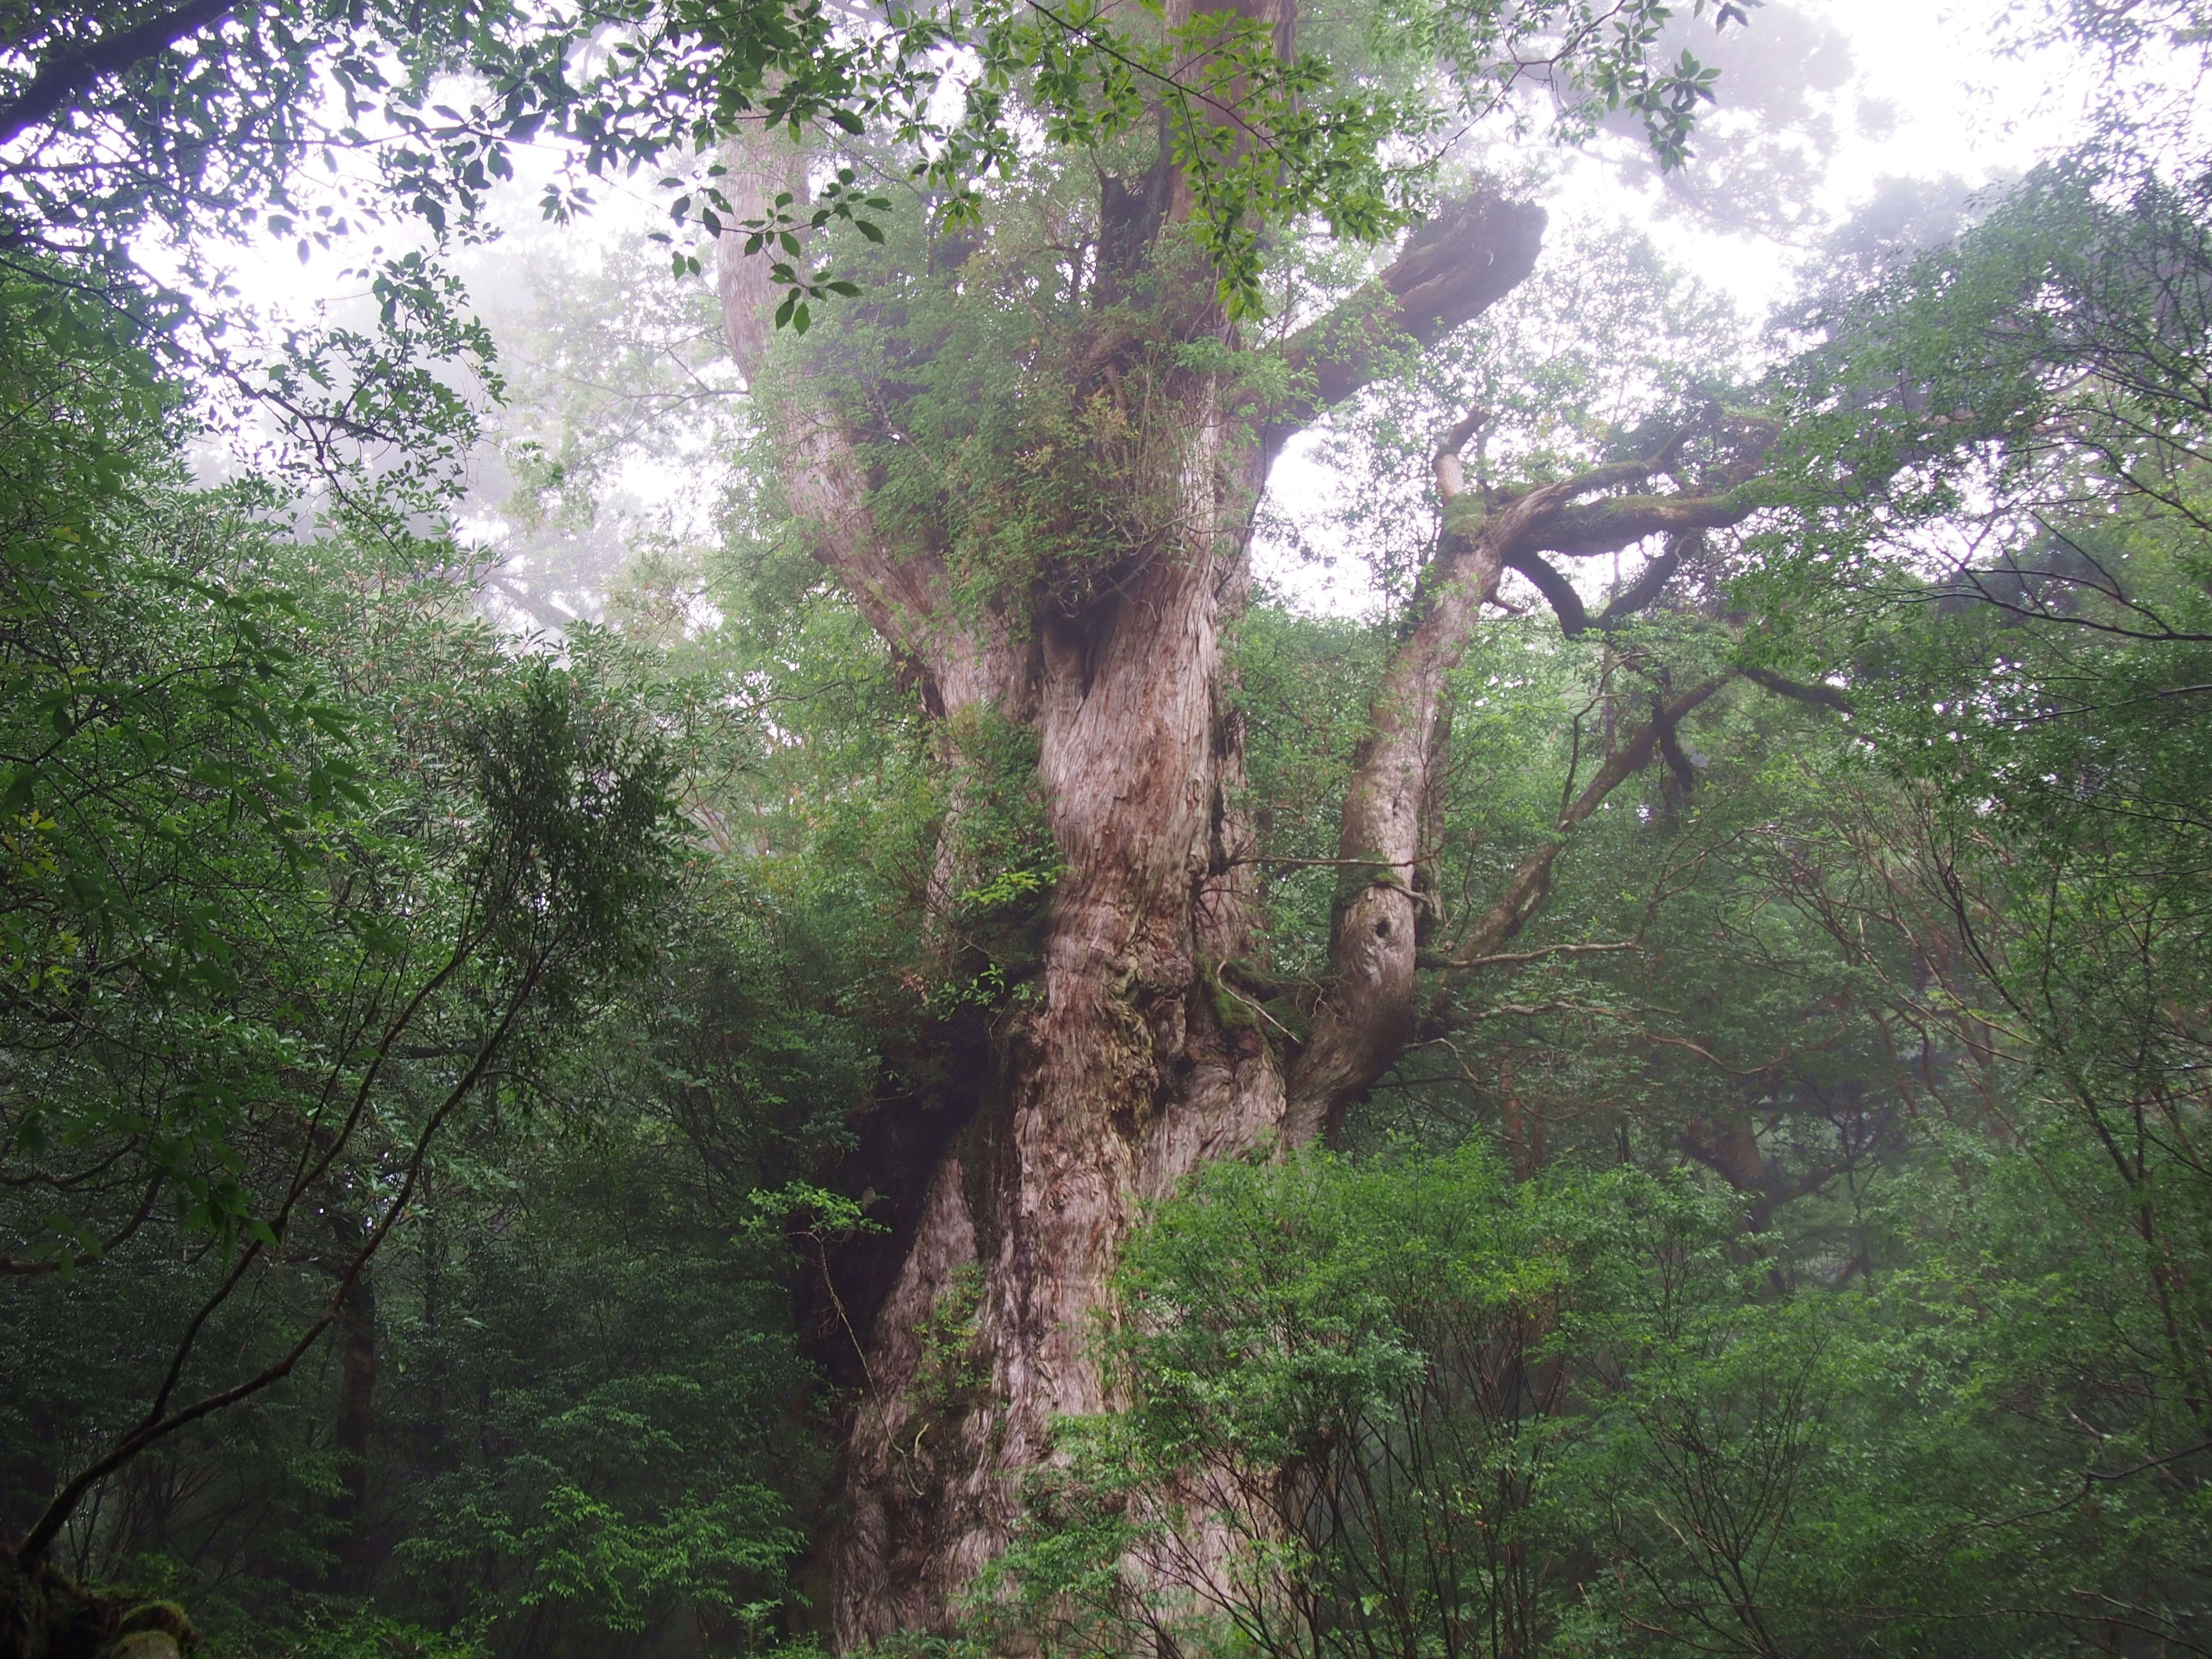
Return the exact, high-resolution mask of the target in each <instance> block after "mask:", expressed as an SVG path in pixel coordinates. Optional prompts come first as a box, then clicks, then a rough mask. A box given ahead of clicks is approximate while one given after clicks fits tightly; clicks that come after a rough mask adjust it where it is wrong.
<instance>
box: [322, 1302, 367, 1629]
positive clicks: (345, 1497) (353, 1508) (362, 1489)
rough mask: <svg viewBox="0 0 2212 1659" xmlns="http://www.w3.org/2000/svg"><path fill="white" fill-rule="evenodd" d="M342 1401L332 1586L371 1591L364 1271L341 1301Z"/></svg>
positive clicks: (335, 1443) (336, 1439) (336, 1437)
mask: <svg viewBox="0 0 2212 1659" xmlns="http://www.w3.org/2000/svg"><path fill="white" fill-rule="evenodd" d="M376 1337H377V1326H376V1284H375V1280H374V1278H373V1277H372V1275H371V1274H370V1273H368V1272H367V1271H366V1270H364V1271H363V1272H362V1273H361V1274H360V1275H359V1276H358V1277H356V1279H355V1280H354V1282H353V1284H352V1285H351V1286H350V1287H349V1289H348V1290H347V1291H346V1293H345V1296H344V1297H343V1299H342V1300H341V1301H340V1302H339V1304H338V1401H337V1423H336V1426H335V1431H334V1432H333V1433H332V1435H331V1445H332V1448H333V1449H335V1450H336V1451H337V1457H338V1490H337V1497H335V1498H333V1499H332V1500H331V1511H330V1513H331V1528H332V1530H333V1532H334V1533H335V1534H336V1535H335V1537H334V1538H333V1540H332V1559H331V1575H330V1579H331V1589H334V1590H337V1591H338V1592H340V1593H341V1594H343V1595H366V1594H367V1593H368V1589H369V1588H370V1584H371V1582H372V1580H373V1579H374V1575H375V1559H374V1553H373V1552H372V1550H371V1547H370V1542H369V1538H368V1443H369V1435H370V1432H371V1431H372V1430H373V1429H374V1427H375V1420H376V1419H375V1403H376Z"/></svg>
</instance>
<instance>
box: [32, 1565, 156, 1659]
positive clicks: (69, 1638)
mask: <svg viewBox="0 0 2212 1659" xmlns="http://www.w3.org/2000/svg"><path fill="white" fill-rule="evenodd" d="M198 1645H199V1635H198V1632H196V1631H194V1630H193V1628H192V1623H191V1620H190V1619H189V1618H187V1617H186V1616H185V1610H184V1609H183V1608H182V1607H179V1606H178V1605H177V1604H176V1603H175V1602H173V1601H146V1600H144V1599H143V1595H141V1594H137V1593H133V1592H131V1591H128V1590H103V1589H94V1587H92V1586H90V1585H88V1584H80V1583H77V1582H76V1580H75V1579H73V1578H70V1577H65V1576H64V1575H63V1574H61V1573H58V1572H56V1571H54V1570H53V1569H52V1567H49V1566H45V1565H40V1566H34V1567H30V1568H24V1567H21V1566H19V1565H17V1564H16V1563H15V1562H14V1561H13V1560H11V1559H8V1558H7V1557H5V1556H4V1555H0V1659H185V1656H188V1655H190V1654H191V1652H192V1651H193V1650H194V1649H196V1648H197V1646H198Z"/></svg>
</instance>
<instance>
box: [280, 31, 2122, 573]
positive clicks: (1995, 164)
mask: <svg viewBox="0 0 2212 1659" xmlns="http://www.w3.org/2000/svg"><path fill="white" fill-rule="evenodd" d="M1794 3H1795V5H1796V9H1798V10H1800V11H1802V12H1804V13H1807V14H1808V15H1811V16H1813V17H1814V18H1817V19H1819V20H1821V21H1824V22H1826V23H1827V24H1829V25H1831V26H1832V27H1834V28H1835V29H1837V30H1838V32H1840V33H1841V34H1842V35H1843V36H1844V39H1845V40H1847V41H1848V43H1849V46H1850V56H1851V60H1852V69H1853V76H1852V81H1851V82H1850V85H1849V86H1848V87H1847V88H1844V90H1843V91H1842V92H1841V93H1840V94H1838V96H1837V97H1836V99H1835V100H1834V101H1835V105H1836V107H1837V109H1838V112H1839V113H1840V114H1841V116H1842V118H1840V119H1839V120H1838V122H1837V124H1836V127H1837V143H1836V145H1835V148H1834V149H1833V150H1832V152H1831V154H1830V156H1829V158H1828V161H1827V164H1826V171H1825V174H1824V175H1823V177H1822V178H1821V179H1820V182H1819V184H1818V185H1817V186H1816V188H1815V189H1814V197H1815V199H1816V203H1817V205H1818V207H1819V208H1820V210H1821V211H1822V212H1823V213H1825V214H1828V215H1839V214H1842V213H1844V212H1846V211H1848V210H1850V207H1852V206H1853V205H1854V204H1857V203H1858V202H1860V201H1863V200H1864V199H1865V198H1866V197H1868V196H1869V194H1870V193H1871V192H1872V191H1873V190H1874V188H1875V185H1876V184H1877V182H1878V181H1879V180H1880V179H1881V178H1882V177H1883V176H1884V175H1903V176H1917V177H1927V178H1936V177H1942V176H1944V175H1947V174H1948V175H1955V176H1958V177H1960V178H1963V179H1966V180H1967V181H1968V182H1969V183H1972V184H1979V183H1983V182H1985V181H1987V180H1989V179H1993V178H1996V177H1999V176H2002V175H2003V174H2005V173H2013V172H2017V171H2019V170H2021V169H2024V168H2025V167H2028V166H2029V165H2031V164H2032V163H2033V161H2035V160H2036V159H2037V158H2038V157H2039V155H2047V154H2049V153H2051V151H2053V150H2055V149H2061V148H2063V147H2064V146H2066V145H2067V144H2068V143H2069V141H2070V140H2071V138H2072V137H2074V136H2075V134H2076V133H2077V132H2078V131H2079V125H2078V121H2079V116H2078V111H2079V109H2080V94H2081V91H2082V90H2083V88H2082V86H2081V85H2080V84H2079V83H2078V82H2079V76H2075V75H2074V74H2073V73H2072V72H2073V71H2075V70H2077V69H2078V70H2082V71H2086V70H2087V68H2088V66H2087V65H2086V64H2081V65H2075V64H2069V63H2068V62H2067V61H2066V60H2065V59H2063V58H2059V57H2056V56H2053V55H2051V54H2048V53H2046V54H2045V55H2044V56H2043V57H2042V58H2039V59H2031V60H2027V61H2021V60H2017V59H2010V58H2002V57H2000V56H1998V55H1997V54H1996V52H1995V51H1994V49H1993V41H1994V37H1995V35H1996V32H1997V30H1998V28H1999V26H2000V25H2001V24H2002V21H2004V17H2005V8H2004V7H2003V6H2002V0H1957V3H1948V4H1947V3H1943V0H1933V3H1931V0H1794ZM2029 3H2034V4H2040V3H2042V0H2029ZM1750 27H1751V30H1752V31H1753V35H1754V36H1756V34H1757V33H1758V32H1759V27H1760V16H1759V12H1758V11H1755V10H1754V11H1753V13H1752V19H1751V25H1750ZM2069 79H2073V80H2075V81H2076V82H2077V84H2075V86H2073V87H2072V88H2070V90H2069V88H2068V86H2067V84H2066V83H2067V82H2069ZM1720 92H1721V97H1722V100H1723V102H1725V101H1726V100H1727V98H1728V83H1727V80H1726V77H1725V76H1724V77H1723V82H1722V83H1721V88H1720ZM1861 106H1882V107H1885V108H1886V109H1887V111H1888V112H1889V114H1890V116H1891V119H1890V120H1889V122H1888V123H1887V125H1886V128H1885V127H1884V125H1883V124H1882V123H1879V122H1877V123H1875V124H1874V125H1875V133H1873V134H1870V133H1869V131H1865V130H1863V127H1862V125H1861V124H1860V123H1859V122H1857V121H1856V120H1854V119H1853V118H1851V117H1850V112H1851V111H1853V110H1855V109H1857V108H1859V107H1861ZM545 165H546V167H548V168H549V169H550V167H551V166H552V165H553V162H552V160H551V158H550V157H547V158H545ZM504 195H505V200H506V201H507V203H511V204H513V218H514V223H513V233H514V234H516V235H518V236H520V237H524V238H528V237H533V236H538V235H546V234H551V235H555V236H557V237H559V238H561V239H562V240H563V241H564V242H566V243H567V244H568V246H569V248H570V249H571V251H573V252H581V251H582V250H583V248H584V247H585V246H590V245H593V244H599V245H604V244H605V242H607V241H609V240H611V239H612V238H613V237H614V236H615V235H617V234H621V233H622V232H623V231H626V230H635V228H637V227H639V226H640V225H641V223H646V222H655V221H657V220H658V218H659V214H660V212H661V211H662V207H661V204H660V203H659V199H658V198H657V197H653V196H652V195H651V194H649V193H647V192H641V191H634V190H632V189H629V188H628V187H626V186H624V185H622V184H619V183H617V184H615V185H613V186H612V187H611V189H610V190H608V191H605V192H604V196H605V208H604V210H603V211H602V212H601V213H600V214H599V215H598V216H595V217H594V218H593V219H592V220H588V221H585V222H580V223H579V224H577V225H575V226H574V227H572V228H568V229H565V230H553V231H549V230H548V228H544V227H542V226H539V225H537V224H536V223H534V221H535V220H536V217H537V216H536V214H535V211H534V210H533V209H532V205H531V204H532V200H533V197H534V191H522V190H517V191H511V192H505V193H504ZM1654 199H1655V198H1654V196H1653V194H1652V193H1650V192H1646V193H1644V194H1641V195H1639V194H1638V192H1637V191H1633V190H1630V189H1627V188H1625V187H1624V185H1623V183H1622V178H1621V174H1620V172H1619V171H1618V170H1617V169H1615V168H1613V167H1606V166H1603V165H1601V164H1598V163H1596V162H1595V161H1578V162H1575V163H1573V164H1571V166H1570V167H1568V169H1567V172H1566V176H1565V177H1564V178H1562V179H1559V180H1558V181H1557V183H1556V184H1555V185H1554V186H1553V188H1552V189H1551V190H1549V191H1547V195H1546V205H1547V209H1549V210H1551V212H1552V214H1553V220H1554V223H1555V224H1559V223H1561V222H1564V221H1565V220H1568V219H1572V218H1589V219H1593V220H1597V221H1601V222H1613V223H1618V222H1621V221H1623V220H1626V221H1628V222H1632V223H1638V224H1640V225H1642V226H1643V227H1644V228H1645V229H1646V230H1647V232H1648V233H1649V234H1650V235H1651V236H1652V237H1653V238H1654V240H1656V241H1657V242H1658V243H1659V244H1660V246H1662V248H1663V249H1664V250H1665V251H1666V252H1667V253H1668V255H1669V257H1670V258H1672V259H1673V260H1674V262H1675V263H1676V264H1679V265H1680V266H1682V267H1684V268H1685V269H1686V270H1689V271H1690V272H1692V273H1693V274H1694V275H1695V276H1698V277H1699V278H1700V279H1702V280H1703V281H1705V283H1710V284H1711V285H1713V286H1714V287H1717V288H1718V289H1723V290H1724V291H1725V292H1727V293H1729V294H1730V295H1733V296H1734V297H1735V300H1736V301H1737V302H1738V304H1739V305H1740V306H1741V308H1742V310H1743V311H1744V312H1745V313H1747V318H1749V319H1757V318H1759V316H1760V315H1761V314H1763V313H1765V310H1766V309H1767V307H1768V306H1769V305H1770V303H1771V301H1774V300H1775V299H1777V298H1778V297H1780V296H1781V295H1783V294H1784V292H1786V291H1787V289H1788V287H1789V283H1790V270H1791V265H1792V263H1793V258H1794V256H1795V252H1796V250H1794V249H1793V248H1791V247H1790V246H1787V245H1785V244H1784V243H1781V242H1778V241H1773V240H1765V239H1762V238H1759V237H1755V236H1747V235H1731V234H1722V233H1718V232H1716V231H1715V230H1714V229H1713V228H1711V226H1710V225H1708V224H1699V223H1696V222H1689V221H1687V220H1686V219H1685V218H1684V217H1683V216H1680V215H1679V214H1669V213H1666V212H1659V211H1654V210H1653V201H1654ZM361 253H362V250H361V249H359V248H358V247H353V248H339V249H334V250H331V252H325V253H318V254H316V255H315V256H314V257H313V258H312V259H311V260H310V261H309V262H308V263H307V265H306V266H305V267H304V268H303V267H302V266H301V264H298V263H297V262H295V259H294V258H292V257H290V256H289V252H285V251H280V250H279V249H277V248H276V247H275V246H271V247H269V248H266V249H258V248H257V249H255V250H252V251H251V252H248V253H246V254H245V255H244V256H243V257H242V258H241V260H240V270H239V271H238V283H239V286H240V289H242V290H243V293H244V295H245V297H246V300H247V301H248V303H249V304H251V305H252V306H253V307H254V308H255V309H258V310H264V311H267V312H270V313H293V314H295V315H296V314H298V313H299V312H300V311H301V309H302V308H303V304H304V303H311V302H313V301H316V300H319V299H329V300H332V301H346V300H348V299H351V298H354V297H356V296H354V295H349V294H347V293H345V292H343V289H346V288H356V289H357V288H358V286H359V283H358V282H357V281H356V282H354V283H345V284H343V285H341V284H340V283H339V282H338V276H337V273H338V272H339V270H341V269H342V268H343V267H344V266H345V265H347V264H349V263H355V262H357V261H358V260H359V258H360V257H361ZM694 482H695V483H696V480H694ZM628 483H629V487H630V489H632V490H633V491H635V492H641V493H642V494H644V495H647V496H648V497H650V496H652V495H654V494H656V493H658V489H657V485H656V481H655V480H654V479H653V478H651V477H638V478H636V479H634V480H629V481H628ZM1330 485H1331V480H1330V479H1329V478H1328V476H1327V474H1326V472H1325V471H1323V470H1322V468H1320V467H1318V466H1317V465H1315V464H1314V463H1313V462H1312V461H1311V459H1310V458H1308V457H1306V456H1304V455H1302V454H1300V453H1297V451H1296V450H1294V451H1293V453H1291V454H1289V455H1286V456H1285V458H1284V461H1283V462H1282V463H1281V464H1280V465H1279V466H1278V469H1277V477H1276V478H1275V481H1274V483H1273V494H1274V497H1275V501H1276V505H1277V507H1278V508H1279V509H1280V510H1284V511H1287V512H1289V513H1293V514H1296V515H1297V516H1300V517H1304V516H1306V513H1307V512H1308V511H1309V510H1310V509H1317V508H1319V507H1321V506H1322V504H1323V503H1324V502H1325V501H1326V499H1327V496H1328V493H1329V489H1330ZM1261 566H1262V571H1263V574H1267V575H1268V576H1270V577H1272V578H1273V580H1274V581H1275V582H1276V583H1277V585H1278V586H1279V587H1280V588H1282V589H1284V590H1286V591H1288V592H1291V593H1293V594H1295V595H1297V597H1298V598H1299V599H1301V600H1302V601H1303V602H1304V603H1305V604H1307V605H1313V606H1315V607H1317V608H1322V609H1328V610H1334V611H1357V610H1359V609H1361V608H1362V607H1363V606H1364V605H1366V604H1367V603H1369V602H1370V598H1371V596H1370V594H1369V593H1368V592H1366V589H1365V586H1364V581H1363V580H1361V577H1360V574H1359V568H1358V562H1357V561H1353V560H1339V561H1337V562H1336V564H1335V568H1334V570H1333V571H1322V570H1316V569H1310V568H1308V569H1300V568H1296V567H1294V566H1293V565H1291V563H1290V562H1287V561H1286V560H1285V559H1284V558H1283V557H1282V556H1279V554H1272V553H1271V551H1270V550H1267V549H1266V548H1264V547H1263V548H1262V549H1261Z"/></svg>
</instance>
